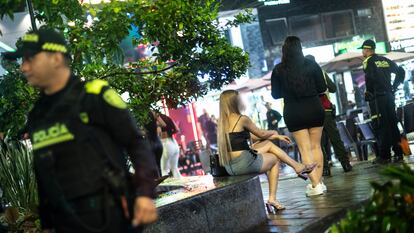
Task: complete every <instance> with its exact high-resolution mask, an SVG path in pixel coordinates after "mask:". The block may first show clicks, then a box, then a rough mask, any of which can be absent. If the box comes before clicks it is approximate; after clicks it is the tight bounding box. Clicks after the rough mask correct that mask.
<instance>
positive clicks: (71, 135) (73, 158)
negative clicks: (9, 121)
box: [4, 28, 157, 233]
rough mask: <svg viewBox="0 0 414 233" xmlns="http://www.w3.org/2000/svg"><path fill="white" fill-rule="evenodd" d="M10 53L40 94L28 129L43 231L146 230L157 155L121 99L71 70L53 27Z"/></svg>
mask: <svg viewBox="0 0 414 233" xmlns="http://www.w3.org/2000/svg"><path fill="white" fill-rule="evenodd" d="M4 56H5V58H6V59H16V58H20V57H22V58H23V61H22V65H21V71H22V72H23V74H24V75H25V76H26V78H27V81H28V84H29V85H31V86H33V87H36V88H38V89H40V91H41V94H40V98H39V99H38V100H37V102H36V103H35V106H34V108H33V109H32V110H31V112H30V114H29V116H28V123H27V129H28V133H29V136H30V139H31V142H32V146H33V153H34V169H35V173H36V179H37V184H38V191H39V202H40V204H39V205H40V206H39V214H40V220H41V227H42V230H43V232H44V233H46V232H57V233H61V232H63V233H86V232H88V233H89V232H94V233H97V232H102V233H103V232H105V233H109V232H110V233H118V232H122V233H123V232H141V230H142V225H145V224H149V223H152V222H154V221H155V220H156V219H157V212H156V207H155V205H154V202H153V198H154V197H155V191H154V189H155V178H156V177H155V175H156V174H157V172H156V165H155V161H154V156H153V154H152V152H151V149H150V147H149V144H148V142H147V140H146V139H145V137H144V136H143V135H144V134H143V133H142V132H141V131H140V130H139V129H138V128H137V126H136V122H135V120H134V119H133V118H132V117H131V114H130V113H129V111H128V109H127V105H126V103H125V102H124V101H123V100H122V99H121V97H120V96H119V95H118V94H117V93H116V92H115V91H114V90H113V89H111V88H110V87H109V86H108V83H107V82H106V81H102V80H94V81H90V82H83V81H81V80H80V79H79V78H78V77H76V76H75V75H73V74H72V72H71V69H70V67H69V65H70V61H71V59H70V54H69V51H68V47H67V44H66V42H65V39H64V38H63V36H62V35H61V34H60V33H59V32H57V31H55V30H52V29H46V28H41V29H40V30H39V31H36V32H31V33H28V34H26V35H24V36H23V38H22V47H20V48H19V49H18V50H17V51H16V52H11V53H6V54H5V55H4ZM126 155H128V156H129V158H130V161H131V162H132V165H133V168H134V169H135V174H134V175H133V176H132V175H129V172H128V168H127V156H126Z"/></svg>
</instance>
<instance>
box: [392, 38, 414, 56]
mask: <svg viewBox="0 0 414 233" xmlns="http://www.w3.org/2000/svg"><path fill="white" fill-rule="evenodd" d="M390 46H391V50H392V51H400V50H404V51H405V52H407V53H408V52H414V39H407V40H397V41H391V42H390Z"/></svg>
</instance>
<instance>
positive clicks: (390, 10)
mask: <svg viewBox="0 0 414 233" xmlns="http://www.w3.org/2000/svg"><path fill="white" fill-rule="evenodd" d="M382 5H383V7H384V16H385V25H386V27H387V34H388V40H389V41H398V40H403V39H408V38H410V37H412V36H413V34H414V20H413V13H414V0H400V1H396V0H382Z"/></svg>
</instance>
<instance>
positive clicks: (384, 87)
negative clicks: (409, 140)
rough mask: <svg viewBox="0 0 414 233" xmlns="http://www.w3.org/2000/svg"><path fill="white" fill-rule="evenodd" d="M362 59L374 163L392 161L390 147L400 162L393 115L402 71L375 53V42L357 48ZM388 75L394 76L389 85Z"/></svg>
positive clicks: (394, 114)
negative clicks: (376, 150) (374, 141)
mask: <svg viewBox="0 0 414 233" xmlns="http://www.w3.org/2000/svg"><path fill="white" fill-rule="evenodd" d="M360 49H362V54H363V56H364V57H365V60H364V62H363V69H364V72H365V83H366V89H367V90H366V92H365V99H366V100H367V101H369V107H370V110H371V119H372V126H373V128H374V133H375V136H376V138H377V141H378V145H379V157H377V159H376V162H378V163H380V164H386V163H388V162H390V160H391V151H390V149H391V147H392V150H393V151H394V156H395V159H396V160H402V157H403V152H402V149H401V146H400V145H399V143H400V140H401V136H400V131H399V129H398V118H397V114H396V112H395V96H394V93H395V91H396V90H397V87H398V86H399V85H400V84H401V83H402V82H403V81H404V78H405V71H404V69H403V68H402V67H399V66H398V65H397V64H396V63H395V62H393V61H391V60H390V59H388V58H386V57H382V56H379V55H377V54H376V53H375V42H374V41H373V40H366V41H364V43H363V44H362V46H361V47H360ZM391 73H394V74H395V75H396V77H395V80H394V82H393V83H391Z"/></svg>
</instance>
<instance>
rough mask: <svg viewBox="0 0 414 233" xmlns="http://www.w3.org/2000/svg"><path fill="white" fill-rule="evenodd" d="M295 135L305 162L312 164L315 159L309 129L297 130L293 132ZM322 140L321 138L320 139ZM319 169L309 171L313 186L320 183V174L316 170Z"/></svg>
mask: <svg viewBox="0 0 414 233" xmlns="http://www.w3.org/2000/svg"><path fill="white" fill-rule="evenodd" d="M292 134H293V137H294V138H295V140H296V143H297V144H298V147H299V151H300V155H301V158H302V161H303V163H304V164H312V163H314V162H315V161H314V160H313V156H312V146H311V145H312V144H311V140H310V135H309V131H308V130H307V129H304V130H299V131H295V132H293V133H292ZM319 140H320V139H319ZM316 170H317V169H315V170H313V171H312V172H311V173H309V178H310V180H311V182H312V186H313V187H316V185H318V184H319V178H318V174H317V172H316Z"/></svg>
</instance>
